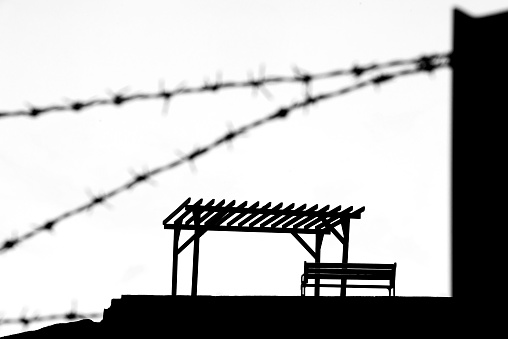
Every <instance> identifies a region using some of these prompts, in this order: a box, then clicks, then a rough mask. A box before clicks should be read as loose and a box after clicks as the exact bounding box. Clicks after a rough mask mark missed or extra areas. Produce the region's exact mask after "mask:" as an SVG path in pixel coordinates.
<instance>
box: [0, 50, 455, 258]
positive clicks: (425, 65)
mask: <svg viewBox="0 0 508 339" xmlns="http://www.w3.org/2000/svg"><path fill="white" fill-rule="evenodd" d="M419 60H420V62H419V63H418V64H417V65H416V67H414V68H410V69H404V70H400V71H398V72H393V73H381V74H379V75H377V76H373V77H371V78H370V79H367V80H362V81H358V82H357V83H355V84H353V85H351V86H347V87H343V88H341V89H339V90H335V91H330V92H325V93H321V94H318V95H310V94H309V93H308V92H307V94H306V97H305V99H304V100H301V101H297V102H295V103H293V104H290V105H287V106H282V107H279V108H278V109H276V110H275V111H274V112H273V113H271V114H268V115H266V116H264V117H262V118H260V119H257V120H255V121H253V122H251V123H248V124H245V125H243V126H241V127H239V128H236V129H231V128H230V129H229V130H228V132H227V133H225V134H223V135H222V136H220V137H219V138H217V139H216V140H215V141H212V142H211V143H209V144H207V145H206V146H202V147H197V148H195V149H194V150H193V151H191V152H188V153H187V154H182V155H181V157H180V158H179V159H178V160H175V161H171V162H169V163H167V164H165V165H162V166H159V167H156V168H153V169H151V170H146V171H144V172H142V173H133V177H132V178H131V179H130V180H129V181H127V182H126V183H124V184H123V185H120V186H118V187H117V188H114V189H112V190H110V191H109V192H107V193H104V194H101V195H96V196H92V197H91V199H90V201H88V202H87V203H84V204H83V205H81V206H78V207H76V208H74V209H71V210H68V211H66V212H64V213H62V214H61V215H59V216H57V217H55V218H53V219H50V220H48V221H46V222H45V223H43V224H41V225H39V226H37V227H35V228H34V229H32V230H31V231H28V232H26V233H25V234H23V235H21V236H14V237H11V238H10V239H7V240H5V241H4V242H3V244H2V245H1V246H0V254H4V253H6V252H8V251H9V250H12V249H14V248H16V247H17V246H18V245H19V244H21V243H22V242H24V241H26V240H28V239H30V238H32V237H34V236H36V235H37V234H39V233H42V232H44V231H48V232H50V231H52V230H53V229H54V228H55V226H56V225H57V224H59V223H61V222H62V221H63V220H65V219H68V218H70V217H72V216H75V215H78V214H80V213H83V212H85V211H89V210H91V209H92V208H93V207H95V206H98V205H101V204H104V203H106V202H107V201H109V200H110V199H111V198H113V197H114V196H116V195H118V194H121V193H123V192H125V191H128V190H131V189H133V188H134V187H135V186H137V185H139V184H141V183H143V182H147V181H148V180H149V179H150V178H152V177H154V176H155V175H157V174H160V173H162V172H166V171H169V170H172V169H174V168H176V167H178V166H180V165H182V164H185V163H189V164H190V165H193V164H194V161H195V160H196V159H197V158H198V157H200V156H203V155H204V154H206V153H208V152H210V151H212V150H213V149H215V148H217V147H219V146H220V145H222V144H226V143H231V142H232V141H233V140H234V139H235V138H237V137H239V136H241V135H243V134H245V133H246V132H248V131H250V130H253V129H255V128H257V127H260V126H263V125H265V124H267V123H269V122H273V121H276V120H280V119H284V118H287V117H289V115H290V113H292V112H293V111H295V110H296V109H298V108H304V107H308V106H311V105H314V104H316V103H318V102H320V101H324V100H327V99H331V98H335V97H338V96H341V95H344V94H347V93H350V92H353V91H355V90H358V89H361V88H363V87H366V86H368V85H380V84H383V83H385V82H387V81H389V80H393V79H395V78H398V77H402V76H406V75H411V74H415V73H419V72H432V71H433V70H435V69H437V68H442V67H445V66H448V65H449V61H450V58H449V57H448V55H446V54H441V55H439V57H437V56H436V55H432V56H426V57H422V58H420V59H419Z"/></svg>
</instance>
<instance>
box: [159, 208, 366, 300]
mask: <svg viewBox="0 0 508 339" xmlns="http://www.w3.org/2000/svg"><path fill="white" fill-rule="evenodd" d="M190 200H191V199H190V198H188V199H187V200H185V201H184V202H183V203H182V204H181V205H180V206H179V207H178V208H177V209H176V210H174V211H173V212H172V213H171V214H170V215H169V216H168V217H167V218H166V219H164V221H163V222H162V223H163V225H164V228H165V229H173V230H174V232H175V233H174V241H173V278H172V281H173V286H172V295H176V289H177V279H178V278H177V274H178V255H179V254H180V253H181V252H182V251H183V250H184V249H185V248H186V247H187V246H188V245H189V244H190V243H191V242H194V255H193V268H192V290H191V295H193V296H195V295H197V281H198V262H199V238H200V237H201V236H202V235H203V234H205V233H206V232H207V231H234V232H266V233H289V234H291V235H293V236H294V237H295V238H296V240H298V242H299V243H300V244H301V245H302V246H303V247H304V248H305V249H306V250H307V251H308V252H309V253H310V255H311V256H312V257H313V258H314V260H315V262H316V263H319V262H320V260H321V244H322V242H323V236H324V235H325V234H330V233H332V234H334V235H335V237H337V239H339V241H340V242H341V243H342V245H343V251H342V262H343V263H347V261H348V249H349V224H350V220H351V219H360V218H361V213H362V212H363V211H364V210H365V207H361V208H359V209H357V210H356V211H353V207H348V208H347V209H345V210H341V206H338V207H335V208H333V209H331V210H329V208H330V206H329V205H327V206H325V207H323V208H321V209H319V210H318V205H314V206H312V207H310V208H307V209H306V205H305V204H304V205H302V206H300V207H298V208H296V209H293V208H294V206H295V204H290V205H289V206H287V207H286V208H282V203H280V204H278V205H277V206H274V207H272V208H270V206H271V203H268V204H266V205H264V206H263V207H258V206H259V201H258V202H256V203H254V204H252V205H250V206H248V203H247V201H245V202H243V203H241V204H240V205H238V206H236V207H235V206H234V205H235V201H234V200H233V201H232V202H230V203H229V204H227V205H225V200H222V201H220V202H219V203H217V204H216V205H214V202H215V200H213V199H212V200H211V201H210V202H208V203H207V204H205V205H202V202H203V199H200V200H199V201H197V202H196V203H195V204H193V205H191V204H190ZM338 225H341V226H342V234H340V233H339V232H338V231H337V230H336V229H335V227H336V226H338ZM181 230H192V231H194V235H192V236H191V237H190V238H189V239H188V240H187V241H186V242H185V243H184V244H183V245H181V246H179V245H178V240H179V237H180V232H181ZM300 234H315V236H316V244H315V248H314V250H313V249H312V248H311V247H310V246H309V245H308V244H307V243H306V242H305V241H304V240H303V239H302V237H301V236H300ZM343 283H344V285H345V284H346V281H345V280H343ZM319 287H320V281H319V279H316V284H315V289H314V294H315V295H316V296H318V295H319ZM345 295H346V289H345V288H343V289H341V296H345Z"/></svg>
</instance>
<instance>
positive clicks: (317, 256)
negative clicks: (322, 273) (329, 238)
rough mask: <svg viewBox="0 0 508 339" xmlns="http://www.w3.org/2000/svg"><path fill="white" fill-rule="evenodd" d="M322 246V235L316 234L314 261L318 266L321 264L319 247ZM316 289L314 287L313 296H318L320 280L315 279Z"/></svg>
mask: <svg viewBox="0 0 508 339" xmlns="http://www.w3.org/2000/svg"><path fill="white" fill-rule="evenodd" d="M322 244H323V234H316V250H315V252H316V253H315V256H314V260H315V262H316V263H317V264H318V263H320V262H321V245H322ZM315 281H316V287H314V296H316V297H318V296H319V283H320V279H315Z"/></svg>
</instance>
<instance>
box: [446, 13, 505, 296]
mask: <svg viewBox="0 0 508 339" xmlns="http://www.w3.org/2000/svg"><path fill="white" fill-rule="evenodd" d="M507 31H508V12H504V13H500V14H495V15H490V16H485V17H480V18H473V17H471V16H469V15H467V14H465V13H464V12H462V11H460V10H458V9H455V11H454V23H453V54H452V58H451V66H452V68H453V99H452V107H453V114H452V170H453V176H452V231H453V234H454V241H453V244H452V256H453V288H452V295H453V296H466V295H470V294H471V291H470V290H469V288H468V290H467V291H466V289H465V288H466V286H464V289H461V290H458V289H457V283H459V282H460V281H465V278H466V277H467V276H469V274H467V275H466V274H464V276H463V278H462V279H461V278H460V277H459V273H460V272H461V271H460V270H459V266H458V265H457V264H458V261H457V259H459V260H460V261H461V262H463V263H466V265H467V266H465V267H464V269H463V271H462V272H464V273H465V272H466V270H468V272H469V268H470V267H485V265H488V264H489V263H492V260H493V259H494V258H502V257H504V253H501V250H502V249H503V248H504V245H505V244H504V243H499V244H497V245H495V244H493V243H492V242H493V241H495V240H496V238H498V237H496V236H494V237H492V236H491V235H492V233H484V232H483V231H480V229H479V227H482V226H484V227H487V228H488V231H489V232H496V230H497V227H498V226H500V224H501V223H502V221H501V220H500V216H499V214H498V213H497V212H498V211H503V210H504V208H505V206H504V199H503V198H502V196H503V194H504V193H505V192H506V186H507V185H506V179H505V177H506V173H507V165H506V161H505V160H504V153H505V144H506V137H505V136H506V125H505V124H503V123H500V121H501V120H500V119H503V118H504V115H505V114H506V112H507V101H506V93H507V85H506V79H507V78H508V62H507V60H508V48H506V32H507ZM479 203H481V207H485V208H487V210H485V209H483V210H482V209H481V207H480V206H479ZM487 238H488V239H487ZM456 240H459V241H456ZM482 244H485V245H484V246H485V247H484V248H482V249H480V248H479V247H478V246H481V245H482ZM467 287H469V286H467ZM473 293H474V292H473Z"/></svg>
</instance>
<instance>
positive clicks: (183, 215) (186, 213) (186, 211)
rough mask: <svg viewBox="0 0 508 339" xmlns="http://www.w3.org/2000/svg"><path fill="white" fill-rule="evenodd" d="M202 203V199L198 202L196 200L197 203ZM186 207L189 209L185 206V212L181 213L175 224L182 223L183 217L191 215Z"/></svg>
mask: <svg viewBox="0 0 508 339" xmlns="http://www.w3.org/2000/svg"><path fill="white" fill-rule="evenodd" d="M202 201H203V199H199V200H198V203H201V202H202ZM187 207H189V206H188V205H187V206H185V211H184V212H183V214H182V215H181V216H180V218H178V219H177V220H176V223H182V222H183V220H184V219H185V217H187V216H188V215H189V214H190V213H191V211H190V210H188V209H187Z"/></svg>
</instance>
